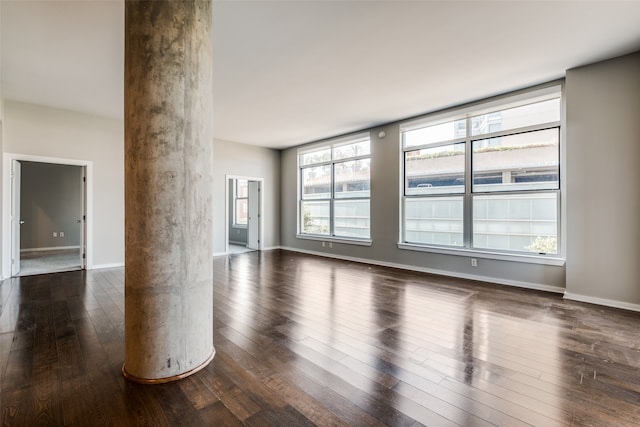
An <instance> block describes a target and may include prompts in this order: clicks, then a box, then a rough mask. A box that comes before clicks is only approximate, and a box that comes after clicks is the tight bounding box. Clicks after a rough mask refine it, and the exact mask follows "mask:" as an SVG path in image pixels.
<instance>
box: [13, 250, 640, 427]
mask: <svg viewBox="0 0 640 427" xmlns="http://www.w3.org/2000/svg"><path fill="white" fill-rule="evenodd" d="M123 274H124V271H123V269H110V270H97V271H89V272H84V271H76V272H68V273H56V274H48V275H40V276H30V277H23V278H14V279H9V280H5V281H3V282H1V283H0V380H1V387H0V409H1V419H2V425H3V426H38V425H42V426H46V425H51V426H102V425H104V426H106V425H112V426H236V425H250V426H308V425H317V426H385V425H386V426H421V425H426V426H456V425H458V426H491V425H497V426H526V425H535V426H580V425H587V426H637V425H640V328H639V327H638V326H639V325H640V314H638V313H631V312H626V311H622V310H615V309H609V308H604V307H599V306H592V305H588V304H581V303H576V302H569V301H563V299H562V298H561V296H560V295H555V294H548V293H543V292H535V291H528V290H522V289H516V288H509V287H505V286H498V285H491V284H484V283H479V282H473V281H466V280H458V279H452V278H446V277H439V276H434V275H429V274H421V273H413V272H407V271H402V270H397V269H391V268H382V267H375V266H369V265H363V264H357V263H351V262H343V261H337V260H330V259H325V258H318V257H313V256H308V255H302V254H297V253H293V252H287V251H281V250H275V251H268V252H262V253H260V252H252V253H246V254H238V255H230V256H228V257H217V258H215V259H214V274H215V278H214V284H213V286H214V302H213V305H214V315H215V324H214V331H215V332H214V334H215V335H214V344H215V347H216V352H217V353H216V357H215V359H214V361H213V362H212V363H211V364H210V365H209V366H208V367H207V368H205V369H203V370H202V371H200V372H199V373H197V374H195V375H193V376H191V377H188V378H186V379H184V380H182V381H179V382H175V383H170V384H164V385H153V386H148V385H147V386H143V385H139V384H135V383H131V382H127V381H126V380H124V379H123V377H122V374H121V372H120V368H121V365H122V361H123V354H124V336H123V330H124V328H123V326H124V315H123V307H124V284H123Z"/></svg>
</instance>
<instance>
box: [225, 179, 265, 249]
mask: <svg viewBox="0 0 640 427" xmlns="http://www.w3.org/2000/svg"><path fill="white" fill-rule="evenodd" d="M236 179H246V180H247V181H257V182H258V188H259V191H258V214H259V215H260V218H259V220H258V228H259V230H258V250H259V251H261V250H262V248H263V247H264V246H263V245H264V215H263V214H262V213H263V206H264V178H257V177H251V176H244V175H225V176H224V184H225V185H224V196H225V197H224V207H225V209H224V253H225V254H228V253H229V218H230V216H229V211H230V209H231V205H230V204H229V197H230V196H231V194H229V181H230V180H236Z"/></svg>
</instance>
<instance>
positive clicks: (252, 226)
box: [247, 181, 260, 250]
mask: <svg viewBox="0 0 640 427" xmlns="http://www.w3.org/2000/svg"><path fill="white" fill-rule="evenodd" d="M248 204H249V207H248V211H249V212H248V218H247V247H248V248H249V249H255V250H259V249H260V183H259V182H258V181H249V200H248Z"/></svg>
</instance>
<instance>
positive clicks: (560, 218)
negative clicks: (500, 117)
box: [398, 82, 566, 266]
mask: <svg viewBox="0 0 640 427" xmlns="http://www.w3.org/2000/svg"><path fill="white" fill-rule="evenodd" d="M556 98H557V99H559V102H560V117H559V120H554V121H550V122H543V123H538V124H535V125H527V126H522V127H516V128H510V129H508V130H498V131H493V132H487V133H482V134H479V135H474V134H473V129H472V127H471V120H472V118H473V117H477V116H480V115H483V114H490V113H493V112H498V111H504V110H508V109H510V108H515V107H520V106H525V105H529V104H534V103H538V102H543V101H545V100H550V99H556ZM564 104H565V103H564V87H563V83H562V82H553V83H550V84H548V85H544V86H541V87H537V88H534V89H528V90H523V91H520V92H518V93H515V94H511V95H506V96H501V97H496V98H494V99H491V100H487V101H480V102H476V103H473V104H470V105H468V106H463V107H459V108H453V109H449V110H446V111H444V112H440V113H435V114H432V115H427V116H422V117H420V118H418V119H414V120H411V121H408V122H404V123H400V128H399V134H400V135H399V136H400V138H399V140H400V143H399V148H400V166H401V167H400V179H399V183H400V194H399V198H400V203H399V210H400V212H399V216H400V230H399V235H398V247H399V248H400V249H407V250H416V251H423V252H431V253H440V254H447V255H459V256H468V257H477V258H487V259H497V260H506V261H519V262H528V263H537V264H547V265H558V266H561V265H564V262H565V248H564V244H563V243H564V236H563V231H564V226H563V224H564V223H563V222H564V215H563V212H564V209H563V204H564V200H563V198H562V194H563V193H564V179H563V175H564V173H565V168H566V164H565V161H564V155H563V153H564V126H563V124H564ZM460 120H464V121H465V124H466V125H465V126H466V128H465V136H464V137H460V136H457V135H456V134H454V135H453V136H452V139H448V140H444V141H438V142H433V143H426V144H422V145H418V144H412V145H409V146H405V134H406V132H409V131H412V130H417V129H420V128H424V127H429V126H435V125H440V124H443V123H447V122H454V123H455V122H457V121H460ZM454 127H455V124H454ZM545 129H557V132H558V146H557V149H558V157H557V158H558V183H557V186H556V187H555V188H553V189H526V190H524V189H522V190H518V189H515V190H504V189H503V190H501V191H474V189H473V187H474V182H473V178H474V172H476V171H474V169H473V157H474V152H473V151H474V150H473V142H474V141H480V140H489V139H491V138H498V137H506V136H511V135H516V134H521V133H525V132H536V131H542V130H545ZM457 143H464V144H465V145H464V147H465V150H464V151H465V154H464V155H465V169H464V193H455V192H443V193H442V194H440V193H438V194H435V193H434V194H427V195H420V194H413V195H411V194H406V190H407V185H408V180H409V179H410V178H409V177H408V176H407V157H406V153H407V152H410V151H415V150H420V149H424V148H431V147H438V146H447V145H453V144H457ZM534 193H535V194H542V193H549V194H555V199H556V217H555V218H556V231H557V232H556V240H557V253H553V254H542V253H535V252H527V251H513V250H503V249H488V248H481V247H476V246H474V245H473V236H474V230H473V226H474V216H473V205H474V198H475V197H478V196H487V195H504V196H506V197H508V196H509V195H514V196H517V195H519V194H534ZM459 196H462V203H463V214H462V223H463V244H462V246H450V245H440V244H435V243H416V242H411V241H407V239H406V235H407V234H406V233H407V217H406V208H405V206H406V202H407V200H408V199H421V198H423V199H424V198H435V197H459Z"/></svg>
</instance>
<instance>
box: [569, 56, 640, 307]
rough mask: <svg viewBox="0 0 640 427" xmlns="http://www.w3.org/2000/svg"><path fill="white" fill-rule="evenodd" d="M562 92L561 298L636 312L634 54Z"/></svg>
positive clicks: (639, 129)
mask: <svg viewBox="0 0 640 427" xmlns="http://www.w3.org/2000/svg"><path fill="white" fill-rule="evenodd" d="M566 92H567V148H566V149H567V186H568V189H567V215H568V221H567V228H568V230H567V233H568V248H567V249H568V250H567V293H568V296H570V297H577V298H582V299H584V298H583V297H588V298H591V299H593V298H601V299H606V300H610V301H618V302H624V303H630V304H640V197H638V185H639V184H640V52H638V53H635V54H632V55H627V56H624V57H621V58H617V59H613V60H609V61H605V62H601V63H597V64H593V65H588V66H585V67H581V68H576V69H573V70H569V71H568V72H567V77H566ZM594 302H597V301H594Z"/></svg>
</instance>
